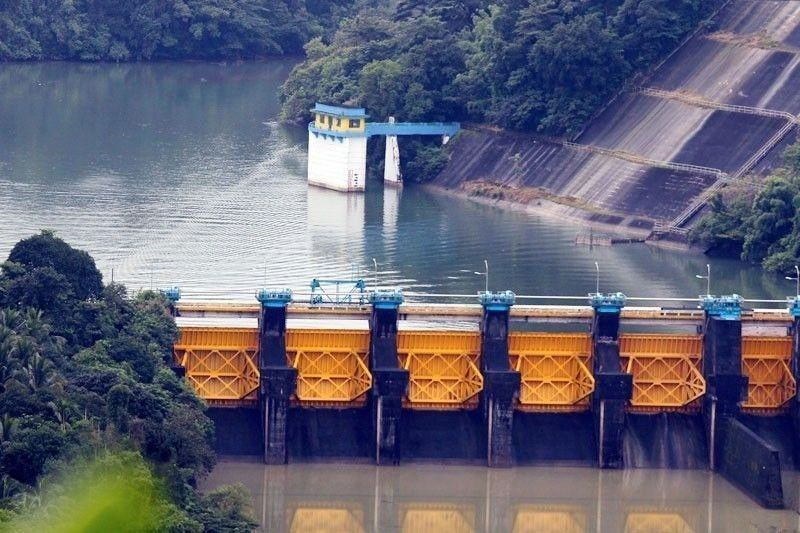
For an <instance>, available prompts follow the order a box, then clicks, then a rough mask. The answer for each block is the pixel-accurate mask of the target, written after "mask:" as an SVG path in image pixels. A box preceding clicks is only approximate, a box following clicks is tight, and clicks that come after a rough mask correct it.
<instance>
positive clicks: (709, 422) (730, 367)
mask: <svg viewBox="0 0 800 533" xmlns="http://www.w3.org/2000/svg"><path fill="white" fill-rule="evenodd" d="M741 302H742V299H741V297H740V296H738V295H736V294H733V295H731V296H720V297H715V296H710V295H706V296H702V297H701V306H702V308H703V310H704V311H705V318H704V324H703V377H704V378H705V380H706V395H705V397H704V398H703V415H704V419H705V424H706V432H707V436H708V453H709V466H710V468H711V469H712V470H716V469H717V466H718V464H719V461H718V459H719V455H720V451H721V449H722V448H721V444H722V440H723V439H721V438H719V437H720V431H719V429H720V428H721V427H722V426H723V425H724V424H726V423H727V420H729V419H735V418H736V416H737V415H738V414H739V411H740V405H741V403H742V401H744V400H745V399H746V398H747V383H748V379H747V376H743V375H742V320H741V318H742V306H741Z"/></svg>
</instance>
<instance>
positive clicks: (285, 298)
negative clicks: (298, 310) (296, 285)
mask: <svg viewBox="0 0 800 533" xmlns="http://www.w3.org/2000/svg"><path fill="white" fill-rule="evenodd" d="M256 300H258V301H259V302H261V305H262V306H264V307H286V306H287V305H289V302H291V301H292V290H291V289H261V290H259V291H258V292H257V293H256Z"/></svg>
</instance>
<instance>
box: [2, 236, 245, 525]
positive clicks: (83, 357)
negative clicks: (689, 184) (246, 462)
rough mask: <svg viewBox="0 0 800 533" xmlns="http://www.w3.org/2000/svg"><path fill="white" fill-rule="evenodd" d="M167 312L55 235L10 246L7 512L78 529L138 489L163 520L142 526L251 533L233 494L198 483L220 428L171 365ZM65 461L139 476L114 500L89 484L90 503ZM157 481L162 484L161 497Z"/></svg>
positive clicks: (5, 337)
mask: <svg viewBox="0 0 800 533" xmlns="http://www.w3.org/2000/svg"><path fill="white" fill-rule="evenodd" d="M168 306H169V303H168V302H167V301H166V300H165V299H164V298H163V297H161V296H160V295H158V294H155V293H152V292H146V293H142V294H139V295H137V297H136V298H134V299H130V298H128V297H127V295H126V292H125V288H124V287H122V286H120V285H107V286H103V284H102V277H101V275H100V273H99V271H98V270H97V268H96V267H95V264H94V260H93V259H92V258H91V257H90V256H89V255H88V254H86V253H85V252H82V251H80V250H75V249H73V248H72V247H70V246H69V245H68V244H66V243H65V242H63V241H62V240H60V239H58V238H57V237H55V236H54V235H53V234H52V233H50V232H43V233H42V234H40V235H35V236H33V237H30V238H28V239H25V240H22V241H20V242H19V243H17V245H16V246H15V247H14V248H13V249H12V251H11V253H10V255H9V261H7V262H5V263H3V265H2V270H0V519H2V520H12V523H14V524H33V523H34V522H18V521H16V520H21V518H15V517H23V516H24V517H26V518H25V520H28V518H27V517H29V516H33V518H30V520H34V521H35V520H42V523H43V524H44V523H46V522H47V519H46V517H47V516H50V515H51V513H56V514H58V515H59V516H62V515H63V516H64V517H65V518H68V519H69V520H74V521H75V522H74V524H72V522H70V523H64V524H61V522H60V521H58V524H59V525H58V528H61V529H58V528H56V529H53V528H51V529H50V530H59V531H71V530H73V529H69V528H70V527H72V526H73V525H74V526H75V527H77V529H74V530H76V531H77V530H81V527H80V524H83V523H84V522H82V520H84V519H85V520H95V519H96V520H117V519H119V518H120V517H121V516H122V515H120V514H119V513H121V512H122V511H120V510H119V509H117V508H116V507H115V505H116V503H115V502H116V501H117V500H116V499H117V498H118V497H121V496H120V495H121V494H122V493H126V494H127V493H128V492H130V491H139V492H141V494H138V495H137V496H136V497H134V498H133V500H132V502H131V503H132V504H135V505H136V506H138V505H139V504H141V505H142V506H146V505H150V507H149V508H147V507H146V508H147V509H148V510H152V511H153V516H154V517H155V518H146V519H147V520H155V522H141V526H142V528H141V529H144V530H159V531H162V530H171V531H219V530H221V529H226V528H227V530H241V531H244V530H250V529H252V527H253V524H252V522H251V521H250V520H249V519H248V518H247V517H246V516H245V509H246V507H244V506H242V505H240V504H241V503H243V502H244V501H245V499H243V498H241V494H239V492H237V491H233V492H229V493H227V496H226V495H225V494H222V495H219V494H218V495H217V496H215V497H212V496H208V497H204V496H202V495H200V494H199V493H198V492H197V490H196V489H195V487H196V482H197V480H198V479H199V478H200V477H202V476H204V475H205V474H206V473H207V472H208V471H209V470H210V469H211V468H212V467H213V465H214V453H213V449H212V447H211V440H212V436H213V426H212V423H211V421H210V420H209V419H208V417H206V415H205V413H204V405H203V403H202V401H201V400H200V399H199V398H197V396H196V395H195V394H194V392H193V391H192V390H191V389H190V388H189V387H188V386H187V385H186V383H185V382H184V381H183V380H180V379H178V378H177V377H176V376H175V374H174V373H173V372H172V371H171V370H170V368H169V366H168V364H167V362H168V361H169V360H170V358H171V352H172V345H173V342H174V340H175V339H176V336H177V329H176V326H175V322H174V320H173V319H172V317H171V315H170V313H169V307H168ZM109 450H119V451H122V452H123V453H121V454H115V455H109V453H108V451H109ZM96 458H99V459H98V461H99V462H97V463H95V462H93V461H92V460H93V459H96ZM144 461H146V463H145V462H144ZM71 463H76V464H78V465H83V466H84V468H85V469H88V471H87V472H86V474H85V475H86V476H89V477H91V476H95V475H100V474H102V475H103V476H105V475H106V474H107V475H108V476H111V477H110V478H109V477H102V476H101V478H102V479H103V480H104V482H111V481H109V480H111V479H117V480H120V479H121V478H127V477H128V476H127V474H125V475H123V473H124V472H134V473H135V475H132V476H131V479H124V480H121V481H119V483H118V484H117V485H113V487H111V488H110V489H109V491H108V494H103V493H102V491H100V492H98V491H99V489H91V490H90V491H89V494H90V496H91V498H89V500H90V499H96V501H97V507H96V508H90V507H87V506H88V505H89V503H88V502H89V500H87V499H85V498H88V496H84V495H82V494H75V493H74V490H71V489H70V486H68V485H63V483H64V480H66V479H68V478H71V477H75V476H76V475H77V474H75V472H76V471H80V470H81V469H80V467H69V466H68V465H69V464H71ZM145 464H146V465H147V466H145ZM76 468H77V470H76ZM153 476H155V477H153ZM77 477H78V480H77V481H76V483H82V482H85V483H88V481H86V479H88V478H85V476H84V475H83V474H81V475H77ZM155 479H163V480H164V481H163V486H159V487H158V491H155V488H154V487H155V486H156V485H158V484H159V483H157V482H156V481H155ZM137 484H138V485H137ZM112 489H113V490H112ZM82 498H84V499H82ZM50 506H52V509H51V507H50ZM73 506H74V507H75V508H76V509H77V511H75V512H77V513H79V514H77V515H75V516H72V515H70V514H69V513H71V512H72V511H71V510H70V509H71V508H72V507H73ZM81 509H83V510H81ZM92 509H93V510H92ZM104 509H105V510H104ZM92 512H96V513H100V514H99V515H98V516H93V515H91V513H92ZM130 512H136V511H135V510H134V511H130ZM64 513H67V514H64ZM83 513H89V514H83ZM101 515H102V516H101ZM140 518H141V517H140ZM141 519H142V520H145V518H141ZM98 524H101V522H98ZM133 524H139V522H134V523H133ZM133 524H132V525H131V527H132V528H133V529H134V530H139V529H140V528H139V527H138V526H137V527H133ZM220 524H223V525H225V527H224V528H220V527H218V526H220ZM21 529H22V530H25V529H27V530H47V529H46V528H45V529H40V528H38V527H36V528H34V529H29V528H27V527H22V528H21ZM94 530H98V531H99V530H105V531H120V530H124V529H121V528H99V529H94Z"/></svg>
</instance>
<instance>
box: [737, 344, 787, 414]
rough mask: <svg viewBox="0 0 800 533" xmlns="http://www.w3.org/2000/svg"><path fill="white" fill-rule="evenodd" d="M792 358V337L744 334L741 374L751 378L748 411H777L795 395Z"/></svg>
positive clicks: (746, 408)
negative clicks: (749, 335) (747, 335)
mask: <svg viewBox="0 0 800 533" xmlns="http://www.w3.org/2000/svg"><path fill="white" fill-rule="evenodd" d="M791 360H792V338H791V337H787V336H783V337H742V373H743V374H744V375H746V376H747V377H748V378H749V385H748V387H747V401H745V403H744V405H743V407H744V409H745V410H747V411H751V412H765V413H768V412H776V411H780V410H781V409H782V408H783V407H784V406H785V405H786V404H787V403H788V401H789V400H791V399H792V398H794V396H795V395H796V393H797V383H796V382H795V379H794V376H792V371H791V368H790V365H791Z"/></svg>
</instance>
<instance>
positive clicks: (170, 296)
mask: <svg viewBox="0 0 800 533" xmlns="http://www.w3.org/2000/svg"><path fill="white" fill-rule="evenodd" d="M158 292H160V293H161V294H162V295H163V296H164V298H166V299H167V300H169V301H170V302H172V303H173V304H174V303H176V302H177V301H178V300H180V299H181V288H180V287H170V288H168V289H159V290H158Z"/></svg>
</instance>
